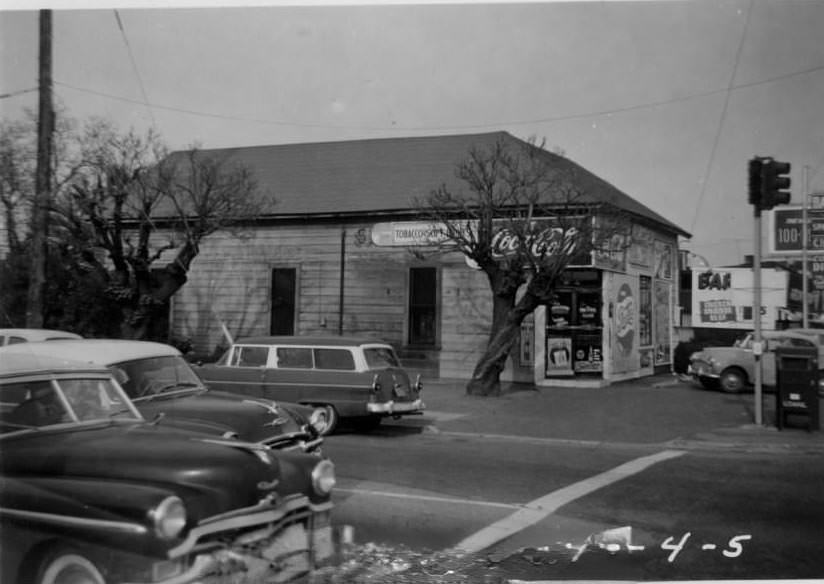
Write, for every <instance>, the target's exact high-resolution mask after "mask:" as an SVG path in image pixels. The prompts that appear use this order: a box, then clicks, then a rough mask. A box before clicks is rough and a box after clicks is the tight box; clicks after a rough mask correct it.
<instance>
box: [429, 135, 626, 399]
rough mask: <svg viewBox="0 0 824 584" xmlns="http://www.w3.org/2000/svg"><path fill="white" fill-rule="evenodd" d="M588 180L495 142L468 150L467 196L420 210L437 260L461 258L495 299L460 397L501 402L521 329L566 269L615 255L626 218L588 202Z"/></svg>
mask: <svg viewBox="0 0 824 584" xmlns="http://www.w3.org/2000/svg"><path fill="white" fill-rule="evenodd" d="M585 172H586V171H583V169H580V167H577V166H576V165H574V164H573V163H570V161H568V160H566V159H564V158H561V157H560V156H558V155H556V154H552V153H550V152H548V151H546V150H545V149H544V145H543V144H536V143H535V141H534V140H530V141H529V142H520V141H515V140H505V139H499V140H498V141H497V142H496V143H495V144H494V145H493V146H492V147H490V148H489V149H478V148H473V149H471V150H470V152H469V154H468V157H467V159H466V160H464V161H463V162H462V163H460V164H459V165H458V167H457V168H456V175H457V177H458V178H459V179H460V180H461V181H462V184H465V185H466V190H461V191H460V192H453V190H450V189H449V188H447V187H446V186H445V185H442V186H441V187H439V188H438V189H436V190H434V191H432V192H431V193H430V194H429V195H428V196H427V197H426V198H425V199H423V200H421V201H418V204H417V206H418V209H419V211H420V213H421V215H422V216H423V217H424V218H425V219H426V220H428V221H431V222H432V223H433V224H435V225H437V226H438V228H439V229H440V232H441V234H442V238H441V239H440V241H438V242H437V245H436V249H435V250H434V253H444V252H454V251H456V250H458V251H460V252H462V253H463V254H465V255H466V256H467V257H468V258H469V260H471V262H473V263H474V264H475V265H477V267H478V268H479V269H480V270H482V271H483V272H484V274H485V275H486V277H487V280H488V282H489V287H490V290H491V292H492V322H491V326H490V329H489V338H488V341H487V345H486V349H485V350H484V353H483V355H482V356H481V358H480V359H479V360H478V362H477V364H476V366H475V369H474V372H473V374H472V378H471V380H470V381H469V383H468V385H467V393H469V394H473V395H498V394H499V393H500V374H501V372H502V371H503V369H504V367H505V365H506V359H507V357H508V356H509V354H510V352H511V351H512V349H513V348H514V346H515V343H516V341H517V339H518V337H519V331H520V325H521V322H522V321H523V320H524V318H525V317H526V316H527V315H529V314H531V313H532V312H533V311H534V310H535V309H536V308H537V307H538V306H540V305H541V304H547V303H550V302H551V301H552V299H553V296H554V290H555V288H556V285H557V283H558V281H559V279H560V277H561V274H562V273H563V272H564V270H565V269H567V268H568V267H570V266H572V265H588V264H589V262H590V258H591V257H592V254H599V255H603V256H605V257H608V256H610V255H614V254H617V253H622V251H623V246H625V242H627V241H628V234H629V229H630V223H629V221H628V218H627V217H625V216H624V215H623V214H622V213H621V212H619V211H618V210H617V209H616V208H614V207H613V206H612V205H611V204H610V202H609V201H608V200H603V199H602V200H598V197H597V196H594V193H592V192H590V189H589V188H588V185H589V184H591V180H589V179H590V178H591V177H592V175H589V174H587V175H586V176H584V175H583V173H585ZM582 179H586V180H582Z"/></svg>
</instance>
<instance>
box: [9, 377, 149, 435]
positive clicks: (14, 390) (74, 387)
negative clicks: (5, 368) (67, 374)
mask: <svg viewBox="0 0 824 584" xmlns="http://www.w3.org/2000/svg"><path fill="white" fill-rule="evenodd" d="M0 391H1V392H2V401H1V402H0V432H3V433H5V432H13V431H16V430H20V429H22V428H39V427H43V426H51V425H54V424H65V423H70V422H90V421H95V420H107V421H108V420H111V419H114V418H117V419H120V420H133V421H138V420H142V418H141V416H140V414H139V413H138V412H137V411H136V410H135V409H134V406H132V405H131V403H130V402H129V399H128V398H127V397H126V396H125V395H124V394H123V392H122V390H120V389H119V388H118V387H117V385H116V384H115V383H113V382H112V380H111V379H105V378H91V377H90V378H67V379H40V380H36V381H24V382H16V383H8V384H4V385H2V387H0Z"/></svg>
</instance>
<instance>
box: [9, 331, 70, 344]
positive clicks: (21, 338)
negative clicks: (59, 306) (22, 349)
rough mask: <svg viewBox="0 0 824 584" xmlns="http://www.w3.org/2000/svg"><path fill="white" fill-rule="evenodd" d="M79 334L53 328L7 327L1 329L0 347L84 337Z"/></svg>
mask: <svg viewBox="0 0 824 584" xmlns="http://www.w3.org/2000/svg"><path fill="white" fill-rule="evenodd" d="M82 338H83V337H81V336H80V335H78V334H75V333H70V332H68V331H58V330H53V329H36V328H5V329H0V347H4V346H6V345H16V344H18V343H31V342H36V341H65V340H70V339H82Z"/></svg>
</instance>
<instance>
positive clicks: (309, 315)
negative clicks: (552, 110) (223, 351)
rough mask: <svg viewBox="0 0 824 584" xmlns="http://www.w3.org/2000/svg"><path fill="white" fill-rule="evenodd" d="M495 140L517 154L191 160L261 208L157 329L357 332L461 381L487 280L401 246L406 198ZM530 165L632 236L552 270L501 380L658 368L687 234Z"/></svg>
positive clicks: (668, 339) (479, 336) (220, 237)
mask: <svg viewBox="0 0 824 584" xmlns="http://www.w3.org/2000/svg"><path fill="white" fill-rule="evenodd" d="M498 141H503V142H505V143H507V144H511V145H515V146H517V145H525V144H526V143H525V142H523V141H521V140H519V139H518V138H515V137H514V136H512V135H510V134H508V133H505V132H492V133H484V134H471V135H447V136H431V137H416V138H390V139H371V140H357V141H341V142H324V143H307V144H286V145H274V146H254V147H242V148H231V149H222V150H205V151H203V152H204V153H205V154H208V155H210V156H219V157H221V158H223V159H226V160H231V161H232V162H237V163H241V164H243V165H245V166H246V167H247V168H249V169H250V170H251V171H252V172H253V173H254V176H255V179H256V180H257V183H258V186H259V188H260V189H261V190H262V192H263V193H265V195H266V196H267V197H271V199H272V200H273V201H274V204H273V205H272V206H271V207H269V208H268V209H267V211H266V213H265V214H264V215H262V216H261V217H259V218H258V219H257V220H256V221H254V222H253V223H252V224H250V225H249V226H248V227H247V228H246V229H244V232H243V234H242V236H241V237H236V236H233V235H231V234H229V233H218V234H215V235H212V236H210V237H208V238H206V239H205V240H204V241H203V242H202V244H201V247H200V254H199V255H198V256H197V258H196V259H195V260H194V262H193V263H192V266H191V270H190V272H189V279H188V282H187V283H186V284H185V286H184V287H183V288H182V289H181V290H180V292H179V293H178V294H177V295H176V296H175V297H174V299H173V303H172V307H171V310H172V314H171V326H172V333H173V335H174V336H176V337H179V338H189V339H191V340H192V341H193V343H194V344H195V348H196V350H198V351H200V352H207V351H211V350H213V349H214V348H215V346H217V345H219V344H221V343H224V342H225V341H224V335H223V333H222V324H225V326H226V328H227V329H228V331H229V332H230V333H231V334H232V335H233V336H234V337H240V336H246V335H260V334H299V335H315V334H326V335H328V334H345V335H360V336H363V335H370V336H375V337H380V338H382V339H384V340H386V341H388V342H390V343H392V344H393V345H395V346H396V347H397V348H398V350H399V352H400V353H401V355H402V358H404V359H406V361H407V363H408V364H409V365H410V366H411V367H413V368H419V369H420V370H422V371H423V372H424V373H425V374H429V375H437V376H441V377H454V378H469V377H470V376H471V374H472V371H473V368H474V366H475V363H476V361H477V360H478V358H479V356H480V355H481V353H482V350H483V348H484V346H485V343H486V341H487V334H488V330H489V323H490V321H491V312H492V311H491V292H490V290H489V285H488V282H487V280H486V277H485V276H484V274H483V273H482V272H480V271H479V270H477V269H474V268H473V267H472V266H471V265H470V263H469V262H467V261H466V258H465V257H464V256H463V254H461V253H458V252H454V253H448V254H442V255H437V256H431V257H423V258H422V257H420V254H415V253H412V252H411V249H412V248H414V246H415V244H416V243H418V242H420V241H421V237H422V236H421V234H422V233H424V234H425V231H426V229H427V227H428V226H427V224H426V223H423V222H422V221H421V217H420V213H419V211H420V210H419V209H418V208H417V207H416V204H415V200H416V198H423V197H424V196H426V195H427V194H428V193H430V192H431V191H432V190H433V189H436V188H438V187H439V186H440V185H445V186H446V187H447V188H449V189H451V190H453V191H457V190H461V189H463V190H465V189H466V185H465V184H463V183H462V181H460V180H459V179H458V178H457V177H456V172H455V171H456V167H457V165H458V164H459V163H460V162H462V161H463V160H465V159H466V158H467V156H468V154H469V152H470V149H472V148H476V149H488V148H491V147H492V146H493V145H494V144H495V143H496V142H498ZM177 154H178V155H180V154H181V153H177ZM173 155H174V154H173ZM542 155H545V156H546V158H547V161H548V162H549V163H550V164H553V165H557V166H558V167H559V168H566V169H572V170H574V171H575V173H576V176H577V177H578V180H580V185H579V186H580V187H581V189H582V190H584V191H585V192H586V193H587V194H588V196H591V197H593V198H594V199H596V200H604V201H609V202H610V203H611V204H613V205H614V206H615V207H617V208H619V209H621V210H622V211H623V212H625V213H626V214H627V215H628V216H629V217H631V220H632V240H631V243H630V244H629V246H628V247H627V248H626V249H625V251H624V252H623V253H622V254H621V257H620V258H617V259H616V258H611V260H610V261H609V262H599V261H598V258H596V257H589V259H588V260H587V261H586V262H585V263H582V264H581V265H577V266H574V267H573V266H571V267H570V268H569V269H568V270H567V271H566V272H565V274H564V277H563V282H562V286H561V287H560V288H559V289H558V290H557V291H556V292H557V294H556V296H557V300H556V302H555V303H554V304H553V306H546V307H541V308H540V309H538V310H536V311H535V313H533V315H531V317H530V318H527V320H526V321H525V322H524V324H523V326H522V334H521V342H520V346H519V350H518V351H517V352H516V353H515V354H513V355H512V357H511V359H510V363H509V365H508V367H507V370H506V371H505V373H504V378H506V379H514V380H528V381H534V382H535V383H537V384H539V385H551V384H555V383H564V384H570V383H572V384H579V385H582V386H602V385H607V384H609V383H611V382H613V381H616V380H620V379H627V378H633V377H640V376H643V375H648V374H652V373H653V372H654V371H655V370H656V368H659V369H661V368H664V367H668V366H669V364H670V363H671V361H672V350H673V339H674V332H673V327H674V324H675V323H676V320H675V317H676V314H675V306H676V304H677V276H678V268H677V266H676V261H677V248H678V237H679V236H684V237H689V234H688V233H686V232H685V231H684V230H682V229H681V228H680V227H678V226H677V225H675V224H673V223H671V222H670V221H668V220H667V219H665V218H663V217H662V216H661V215H659V214H657V213H656V212H654V211H652V210H651V209H649V208H648V207H646V206H644V205H642V204H641V203H639V202H638V201H636V200H634V199H632V198H631V197H629V196H628V195H626V194H625V193H623V192H621V191H620V190H619V189H617V188H615V187H614V186H612V185H611V184H609V183H607V182H606V181H604V180H602V179H600V178H598V177H597V176H596V175H594V174H593V173H591V172H589V171H587V170H585V169H583V168H581V167H580V166H579V165H577V164H575V163H574V162H572V161H571V160H569V159H567V158H565V157H563V156H559V155H557V154H553V153H550V152H547V151H543V152H542ZM424 239H425V237H424ZM594 255H595V254H590V256H594Z"/></svg>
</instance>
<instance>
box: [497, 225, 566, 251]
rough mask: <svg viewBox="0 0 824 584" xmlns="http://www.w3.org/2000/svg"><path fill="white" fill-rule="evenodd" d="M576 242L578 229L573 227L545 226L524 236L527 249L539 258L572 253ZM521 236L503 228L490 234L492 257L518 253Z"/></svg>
mask: <svg viewBox="0 0 824 584" xmlns="http://www.w3.org/2000/svg"><path fill="white" fill-rule="evenodd" d="M577 242H578V230H577V229H575V228H574V227H573V228H570V229H566V230H565V229H562V228H560V227H547V228H546V229H543V230H541V231H538V232H536V233H530V234H528V235H527V236H526V246H527V251H528V253H530V254H531V255H532V256H533V257H536V258H541V257H545V256H552V255H558V254H565V255H572V254H573V253H574V252H575V248H576V246H577ZM520 247H521V236H520V235H518V234H516V233H513V232H512V230H510V229H507V228H503V229H501V230H500V231H498V232H497V233H496V234H495V235H493V236H492V257H493V258H495V259H503V258H507V257H511V256H513V255H515V254H517V253H518V251H519V250H520Z"/></svg>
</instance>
